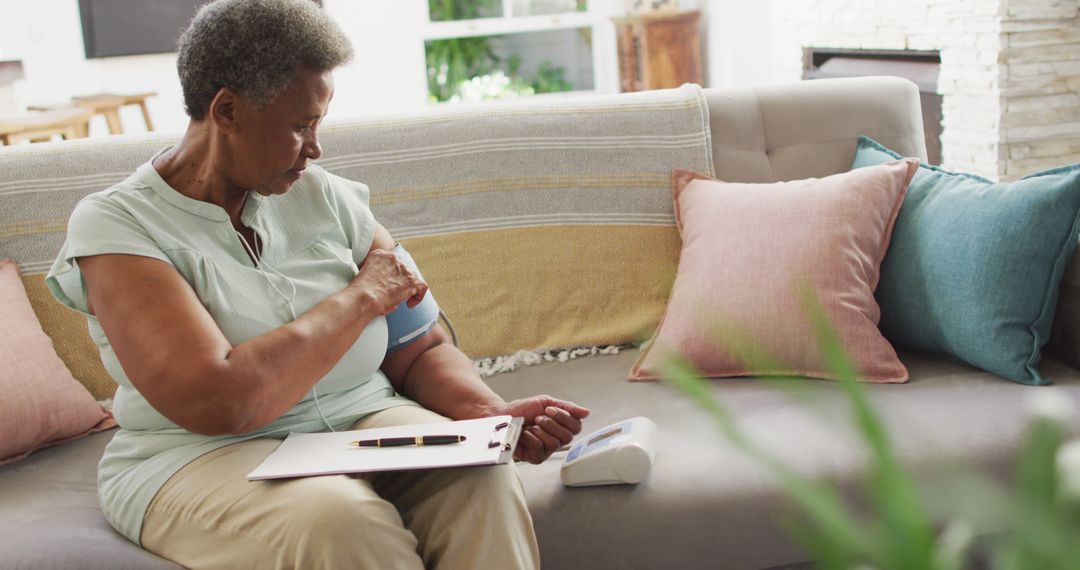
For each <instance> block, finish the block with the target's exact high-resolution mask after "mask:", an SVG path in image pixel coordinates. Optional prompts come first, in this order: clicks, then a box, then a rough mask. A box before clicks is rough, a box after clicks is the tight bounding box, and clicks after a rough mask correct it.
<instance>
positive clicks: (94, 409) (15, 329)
mask: <svg viewBox="0 0 1080 570" xmlns="http://www.w3.org/2000/svg"><path fill="white" fill-rule="evenodd" d="M0 314H3V315H4V318H3V319H2V320H0V391H2V393H3V397H2V398H0V465H2V464H4V463H7V462H12V461H16V460H18V459H21V458H23V457H26V456H27V455H29V454H30V453H32V452H34V451H36V450H38V449H42V448H45V447H49V446H51V445H56V444H59V443H63V442H65V441H70V440H72V439H76V438H79V437H83V436H86V435H88V434H91V433H94V432H98V431H102V430H105V429H108V428H110V427H113V426H115V425H116V422H115V421H114V420H113V419H112V416H111V415H110V414H109V413H108V412H106V411H105V410H103V409H102V408H101V406H99V405H98V403H97V402H95V401H94V398H93V397H92V396H91V395H90V394H89V393H88V392H87V391H86V389H85V388H83V387H82V386H81V385H80V384H79V383H78V382H77V381H75V379H74V378H72V376H71V372H69V371H68V369H67V368H66V367H65V366H64V363H63V362H61V361H60V358H59V357H57V356H56V352H55V351H53V345H52V341H51V340H50V339H49V337H48V336H46V335H45V333H44V332H43V331H42V330H41V325H39V324H38V321H37V318H36V317H35V316H34V311H33V310H32V309H31V308H30V302H29V301H28V300H27V298H26V293H25V291H24V290H23V286H22V281H21V280H20V279H19V273H18V269H17V267H16V265H15V263H14V262H13V261H10V260H6V261H0Z"/></svg>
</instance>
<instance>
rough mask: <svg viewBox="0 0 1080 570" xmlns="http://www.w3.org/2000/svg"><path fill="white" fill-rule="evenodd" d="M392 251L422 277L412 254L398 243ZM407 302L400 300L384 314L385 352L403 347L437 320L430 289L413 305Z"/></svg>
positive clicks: (436, 309) (433, 326) (437, 313)
mask: <svg viewBox="0 0 1080 570" xmlns="http://www.w3.org/2000/svg"><path fill="white" fill-rule="evenodd" d="M393 253H394V255H395V256H397V258H398V259H399V260H401V262H402V263H404V264H405V266H406V267H408V268H409V271H412V272H413V274H415V275H416V276H417V277H419V278H420V279H423V278H424V277H423V276H422V275H421V274H420V268H419V267H417V266H416V262H415V261H413V258H412V256H411V255H409V252H408V251H406V250H405V248H404V247H403V246H402V245H401V244H400V243H399V244H397V245H396V246H394V250H393ZM408 302H409V301H408V299H406V300H404V301H402V302H401V304H400V305H398V307H397V308H396V309H394V311H393V312H392V313H390V314H389V315H386V328H387V332H388V333H389V340H388V341H387V344H386V352H387V353H391V352H394V351H395V350H398V349H399V348H405V347H406V346H408V345H409V344H411V343H412V342H413V341H414V340H416V339H418V338H420V337H422V336H424V335H425V334H427V332H428V331H430V330H431V329H433V328H435V323H437V322H438V321H439V305H438V303H436V302H435V296H434V295H432V294H431V291H430V290H429V291H428V292H427V294H426V295H424V300H422V301H420V302H419V303H417V304H416V306H415V307H409V306H408V305H407V303H408Z"/></svg>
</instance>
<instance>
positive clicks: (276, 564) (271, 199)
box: [48, 0, 588, 569]
mask: <svg viewBox="0 0 1080 570" xmlns="http://www.w3.org/2000/svg"><path fill="white" fill-rule="evenodd" d="M179 52H180V53H179V59H178V64H177V65H178V67H179V71H180V80H181V84H182V86H183V92H184V100H185V104H186V107H187V113H188V115H189V116H190V118H191V120H190V124H189V127H188V129H187V131H186V132H185V133H184V136H183V138H182V139H181V140H180V142H179V143H177V144H176V145H175V146H173V147H171V148H167V149H164V150H163V151H161V152H160V153H158V154H157V155H156V156H154V157H153V158H152V159H151V160H150V161H149V162H147V163H146V164H143V165H142V166H141V167H139V168H138V169H137V170H136V171H135V173H134V174H133V175H131V176H130V177H129V178H128V179H126V180H124V181H123V182H121V183H119V184H117V185H116V186H113V187H112V188H109V189H107V190H104V191H102V192H99V193H96V194H93V195H91V196H88V197H87V198H86V199H85V200H83V201H82V202H81V203H80V204H79V205H78V206H77V208H76V209H75V212H74V213H73V214H72V216H71V220H70V226H69V230H68V241H67V242H66V244H65V245H64V248H63V250H62V251H61V253H60V256H59V258H58V259H57V261H56V264H55V265H54V267H53V269H52V271H51V272H50V275H49V278H48V282H49V284H50V287H51V288H52V290H53V292H54V293H55V294H56V296H57V298H58V299H60V300H61V301H62V302H64V303H65V304H67V305H68V306H70V307H72V308H75V309H77V310H79V311H82V312H84V313H85V314H86V315H87V318H88V320H89V323H90V330H91V334H92V335H93V337H94V339H95V341H96V342H97V343H98V345H99V346H100V348H101V357H102V360H103V361H104V363H105V365H106V367H107V369H108V370H109V372H110V373H111V374H112V375H113V377H114V378H115V379H116V381H117V384H118V385H119V388H118V389H117V392H116V396H115V401H114V412H115V415H116V419H117V421H118V422H119V423H120V426H121V429H120V430H119V431H118V432H117V434H116V436H115V437H114V439H113V440H112V442H111V443H110V444H109V446H108V447H107V449H106V451H105V455H104V457H103V458H102V460H101V465H100V473H99V484H100V496H101V501H102V506H103V509H104V511H105V514H106V516H107V518H108V520H109V521H110V523H111V524H112V525H113V526H114V527H115V528H116V529H118V530H119V531H120V532H121V533H123V534H124V535H125V536H127V537H128V538H130V539H131V540H132V541H135V542H136V543H140V544H142V546H143V547H145V548H146V549H148V550H150V551H153V552H155V553H157V554H159V555H161V556H163V557H165V558H168V559H170V560H173V561H176V562H178V563H180V564H182V565H185V566H188V567H197V568H201V567H215V568H241V567H244V568H246V567H256V568H284V567H288V568H361V567H367V568H395V569H396V568H421V567H424V566H427V567H446V568H480V567H485V568H531V567H536V566H538V564H539V561H538V552H537V546H536V540H535V536H534V534H533V529H532V522H531V519H530V517H529V513H528V511H527V509H526V505H525V501H524V496H523V492H522V488H521V483H520V480H519V479H518V476H517V472H516V470H515V467H514V466H513V465H512V464H508V465H500V466H490V467H480V468H468V469H442V470H432V471H420V472H401V473H386V474H376V475H362V476H345V475H339V476H328V477H312V478H301V479H292V480H286V481H276V482H248V481H247V480H246V478H245V476H246V474H247V473H248V472H250V471H251V470H252V469H253V468H254V467H255V466H256V465H258V464H259V463H260V462H261V461H262V460H263V459H264V458H265V457H266V456H267V455H268V454H269V453H270V452H271V451H272V450H273V449H274V448H275V447H276V446H277V444H278V443H279V441H280V439H281V438H283V437H284V436H285V435H287V434H288V433H289V432H292V431H301V432H305V431H306V432H312V431H321V430H343V429H360V428H372V427H379V426H387V425H397V424H407V423H429V422H433V421H445V418H452V419H466V418H475V417H483V416H489V415H500V414H510V415H514V416H523V417H524V418H525V419H526V426H527V427H526V429H525V430H524V432H523V434H522V437H521V440H520V442H519V448H518V451H517V455H518V458H519V459H525V460H528V461H531V462H534V463H538V462H540V461H543V460H544V459H546V458H547V457H548V456H549V455H550V454H551V453H552V452H553V451H554V450H555V449H557V448H559V447H560V446H561V445H563V444H565V443H567V442H569V441H570V440H571V439H572V437H573V435H574V434H576V433H578V432H579V431H580V429H581V422H580V419H581V418H583V417H585V416H586V415H587V414H588V410H586V409H584V408H582V407H580V406H577V405H575V404H573V403H570V402H565V401H561V400H558V399H555V398H551V397H547V396H536V397H533V398H527V399H522V400H515V401H511V402H506V401H504V400H502V399H501V398H500V397H499V396H498V395H496V394H495V393H494V392H492V391H491V390H490V389H489V388H488V387H487V386H486V385H485V384H484V383H483V382H482V381H481V380H480V378H479V377H478V376H477V374H476V373H475V372H474V370H473V367H472V364H471V362H470V361H469V360H468V359H467V358H466V357H465V356H464V355H463V354H462V353H461V352H460V351H459V350H457V348H455V347H454V346H453V345H452V344H451V343H449V342H448V335H447V333H446V332H445V331H444V330H443V329H442V328H441V327H435V328H433V329H431V330H430V332H428V333H427V334H425V335H424V336H422V337H420V338H419V340H416V341H414V342H412V343H411V344H408V345H407V346H405V347H404V348H402V349H400V350H396V351H393V352H391V353H389V354H388V353H387V325H386V319H385V318H384V317H385V316H386V315H388V314H390V313H391V312H393V311H394V310H395V308H396V307H397V306H398V305H399V304H400V303H402V302H406V305H408V306H409V307H412V306H415V305H416V304H417V303H420V302H422V301H423V300H424V299H425V298H426V296H428V295H430V294H429V293H428V292H427V286H426V285H425V284H424V283H423V282H422V281H421V280H420V279H419V278H418V277H417V276H416V275H415V274H414V273H413V272H411V271H409V269H408V267H407V266H406V265H405V264H404V263H403V262H402V261H401V260H400V259H399V258H398V257H397V256H395V255H394V254H393V253H391V252H390V250H392V249H393V248H394V245H395V244H394V240H393V238H392V237H391V236H390V234H389V233H388V232H387V231H386V229H384V228H383V227H382V226H380V225H379V224H378V222H376V221H375V219H374V218H373V217H372V214H371V212H370V210H369V209H368V205H367V199H368V191H367V188H366V187H365V186H363V185H362V184H358V183H356V182H352V181H349V180H345V179H343V178H340V177H337V176H334V175H333V174H330V173H328V172H325V171H323V170H322V169H320V168H319V167H318V166H315V165H314V164H313V163H312V161H313V160H316V159H318V158H319V156H320V154H321V152H322V151H321V149H320V147H319V142H318V138H317V133H318V129H319V124H320V122H321V121H322V119H323V117H325V116H326V113H327V108H328V106H329V104H330V100H331V98H332V97H333V94H334V84H333V79H332V76H331V70H333V69H334V68H335V67H337V66H339V65H341V64H342V63H344V62H345V61H347V60H348V59H349V58H350V57H351V48H350V46H349V43H348V40H347V39H346V38H345V37H344V36H343V35H342V33H341V31H340V30H339V29H338V28H337V26H336V25H335V24H334V23H333V22H332V21H331V20H330V19H329V18H328V17H327V16H326V15H325V13H324V12H322V10H320V9H319V8H318V7H317V6H316V5H315V4H313V3H312V2H310V1H309V0H221V1H219V2H214V3H211V4H208V5H206V6H204V7H203V8H202V9H201V10H200V11H199V13H198V14H197V15H196V16H195V18H194V20H193V21H192V23H191V25H190V27H189V28H188V30H187V31H186V32H185V33H184V34H183V36H182V37H181V38H180V43H179ZM400 310H405V309H400Z"/></svg>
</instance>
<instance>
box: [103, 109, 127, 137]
mask: <svg viewBox="0 0 1080 570" xmlns="http://www.w3.org/2000/svg"><path fill="white" fill-rule="evenodd" d="M102 114H104V115H105V122H107V123H108V124H109V134H113V135H119V134H122V133H123V132H124V127H123V125H121V124H120V110H119V109H107V110H105V111H102Z"/></svg>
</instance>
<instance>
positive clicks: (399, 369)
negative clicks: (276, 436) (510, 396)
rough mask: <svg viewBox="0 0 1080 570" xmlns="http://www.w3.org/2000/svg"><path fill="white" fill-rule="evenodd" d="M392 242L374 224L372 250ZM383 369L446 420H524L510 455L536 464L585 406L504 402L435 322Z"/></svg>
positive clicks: (543, 400)
mask: <svg viewBox="0 0 1080 570" xmlns="http://www.w3.org/2000/svg"><path fill="white" fill-rule="evenodd" d="M393 248H394V240H393V238H392V237H391V236H390V233H389V232H387V231H386V229H385V228H383V227H382V226H381V225H376V230H375V239H374V241H373V242H372V245H371V249H372V250H375V249H383V250H386V251H390V250H392V249H393ZM382 371H383V373H385V374H386V376H387V378H389V379H390V382H391V383H392V384H393V386H394V389H395V390H397V392H398V393H400V394H402V395H403V396H406V397H408V398H411V399H412V400H414V401H416V402H417V403H418V404H420V405H422V406H424V407H425V408H428V409H429V410H432V411H434V412H437V413H439V414H442V415H444V416H446V417H448V418H450V419H454V420H463V419H471V418H480V417H488V416H497V415H510V416H521V417H524V418H525V424H524V429H523V431H522V434H521V438H520V439H519V441H518V448H517V451H515V453H514V455H515V458H517V459H523V460H525V461H529V462H531V463H540V462H542V461H544V460H545V459H547V458H548V456H550V455H551V454H552V453H554V452H555V450H557V449H559V448H560V447H562V446H563V445H564V444H567V443H570V441H571V440H572V439H573V437H574V435H576V434H578V433H580V432H581V420H582V419H583V418H585V417H586V416H588V415H589V410H588V409H586V408H583V407H581V406H579V405H577V404H575V403H573V402H568V401H565V400H560V399H558V398H552V397H550V396H545V395H539V396H532V397H529V398H521V399H519V400H513V401H510V402H507V401H506V400H504V399H502V398H501V397H500V396H499V395H498V394H496V393H495V391H494V390H492V389H491V388H490V387H489V386H488V385H487V384H485V383H484V381H483V380H482V379H481V378H480V375H479V374H477V372H476V370H475V369H474V368H473V363H472V361H471V360H469V358H468V357H467V356H465V354H464V353H463V352H461V350H459V349H458V348H457V347H456V346H454V345H453V343H452V342H450V335H449V334H448V333H447V332H446V330H445V329H444V328H443V327H442V326H441V325H436V326H435V328H433V329H432V330H431V331H430V332H428V333H427V334H425V335H423V336H422V337H420V338H419V339H417V340H416V341H414V342H413V343H411V344H409V345H408V346H406V347H404V348H401V349H399V350H396V351H394V352H392V353H390V354H388V355H387V356H386V358H385V359H384V360H383V363H382Z"/></svg>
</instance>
